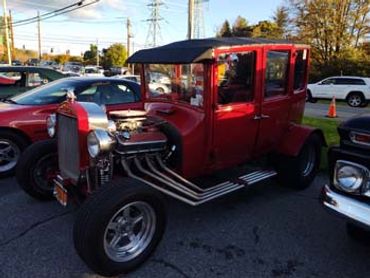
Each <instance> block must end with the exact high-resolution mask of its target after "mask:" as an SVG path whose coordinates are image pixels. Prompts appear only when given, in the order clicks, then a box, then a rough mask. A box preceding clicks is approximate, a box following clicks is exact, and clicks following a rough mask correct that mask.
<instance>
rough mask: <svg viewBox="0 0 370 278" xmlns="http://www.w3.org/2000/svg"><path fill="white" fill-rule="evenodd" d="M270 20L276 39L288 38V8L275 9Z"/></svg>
mask: <svg viewBox="0 0 370 278" xmlns="http://www.w3.org/2000/svg"><path fill="white" fill-rule="evenodd" d="M272 20H273V22H274V23H275V25H276V31H275V34H276V37H277V38H281V39H283V38H287V37H288V36H289V31H288V28H289V22H290V20H289V12H288V8H286V7H284V6H280V7H277V9H276V10H275V12H274V14H273V16H272Z"/></svg>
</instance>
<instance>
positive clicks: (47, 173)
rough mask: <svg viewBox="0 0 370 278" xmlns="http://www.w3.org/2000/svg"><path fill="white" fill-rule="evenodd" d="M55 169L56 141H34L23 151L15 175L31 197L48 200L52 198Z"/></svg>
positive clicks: (56, 168)
mask: <svg viewBox="0 0 370 278" xmlns="http://www.w3.org/2000/svg"><path fill="white" fill-rule="evenodd" d="M57 171H58V156H57V142H56V140H54V139H52V140H45V141H40V142H36V143H34V144H32V145H31V146H29V147H28V148H27V149H26V150H25V151H24V152H23V154H22V156H21V157H20V160H19V163H18V166H17V170H16V175H15V177H16V179H17V182H18V184H19V185H20V187H21V188H22V189H23V190H24V191H25V192H26V193H27V194H28V195H30V196H31V197H33V198H35V199H38V200H50V199H52V198H53V179H54V178H55V177H56V173H57Z"/></svg>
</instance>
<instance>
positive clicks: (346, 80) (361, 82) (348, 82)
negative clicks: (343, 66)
mask: <svg viewBox="0 0 370 278" xmlns="http://www.w3.org/2000/svg"><path fill="white" fill-rule="evenodd" d="M335 81H336V82H335V84H338V85H366V83H365V81H364V80H363V79H359V78H338V79H336V80H335Z"/></svg>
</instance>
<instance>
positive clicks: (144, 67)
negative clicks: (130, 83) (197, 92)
mask: <svg viewBox="0 0 370 278" xmlns="http://www.w3.org/2000/svg"><path fill="white" fill-rule="evenodd" d="M199 65H200V66H201V67H202V71H203V72H202V74H201V79H202V81H201V82H202V83H203V84H202V85H201V87H202V88H201V90H202V93H201V95H202V104H201V105H193V104H191V102H188V101H185V100H178V99H173V98H165V97H153V96H152V93H151V89H150V88H149V83H152V82H150V79H149V80H148V71H149V67H150V66H173V67H176V66H177V67H179V68H181V67H182V66H191V67H192V68H193V67H195V66H199ZM141 68H142V76H141V79H142V80H143V81H142V82H141V84H142V85H141V86H142V88H143V89H144V90H145V100H146V101H148V102H163V103H173V104H176V105H181V106H186V107H189V108H192V109H195V110H198V111H201V112H204V111H205V109H206V101H207V100H206V99H207V98H208V96H209V93H208V82H209V76H208V71H209V69H210V67H209V63H204V62H201V63H191V64H185V63H184V64H163V63H155V64H154V63H153V64H152V63H150V64H149V63H147V64H142V67H141ZM151 72H155V73H158V71H156V70H151ZM162 74H163V73H162ZM192 75H194V74H192ZM167 77H168V78H169V79H170V80H171V81H173V78H171V77H170V76H167ZM193 77H194V76H192V77H191V78H192V80H193ZM198 77H199V75H198ZM177 78H178V80H177V81H180V82H181V80H182V75H181V74H179V75H178V76H177ZM194 80H196V78H195V79H194ZM172 85H173V84H172V82H171V85H170V88H169V90H170V91H171V93H173V92H172ZM175 85H177V84H175ZM192 86H193V87H192V89H195V87H196V86H197V85H196V81H195V84H194V85H193V84H192ZM198 87H199V85H198ZM175 93H179V92H175Z"/></svg>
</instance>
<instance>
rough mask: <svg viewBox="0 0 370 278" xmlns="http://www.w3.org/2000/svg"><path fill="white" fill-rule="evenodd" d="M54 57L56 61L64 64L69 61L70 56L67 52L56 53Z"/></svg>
mask: <svg viewBox="0 0 370 278" xmlns="http://www.w3.org/2000/svg"><path fill="white" fill-rule="evenodd" d="M54 59H55V62H57V63H58V64H61V65H63V64H65V63H67V62H68V61H69V59H70V56H69V55H67V54H60V55H56V56H55V58H54Z"/></svg>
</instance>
